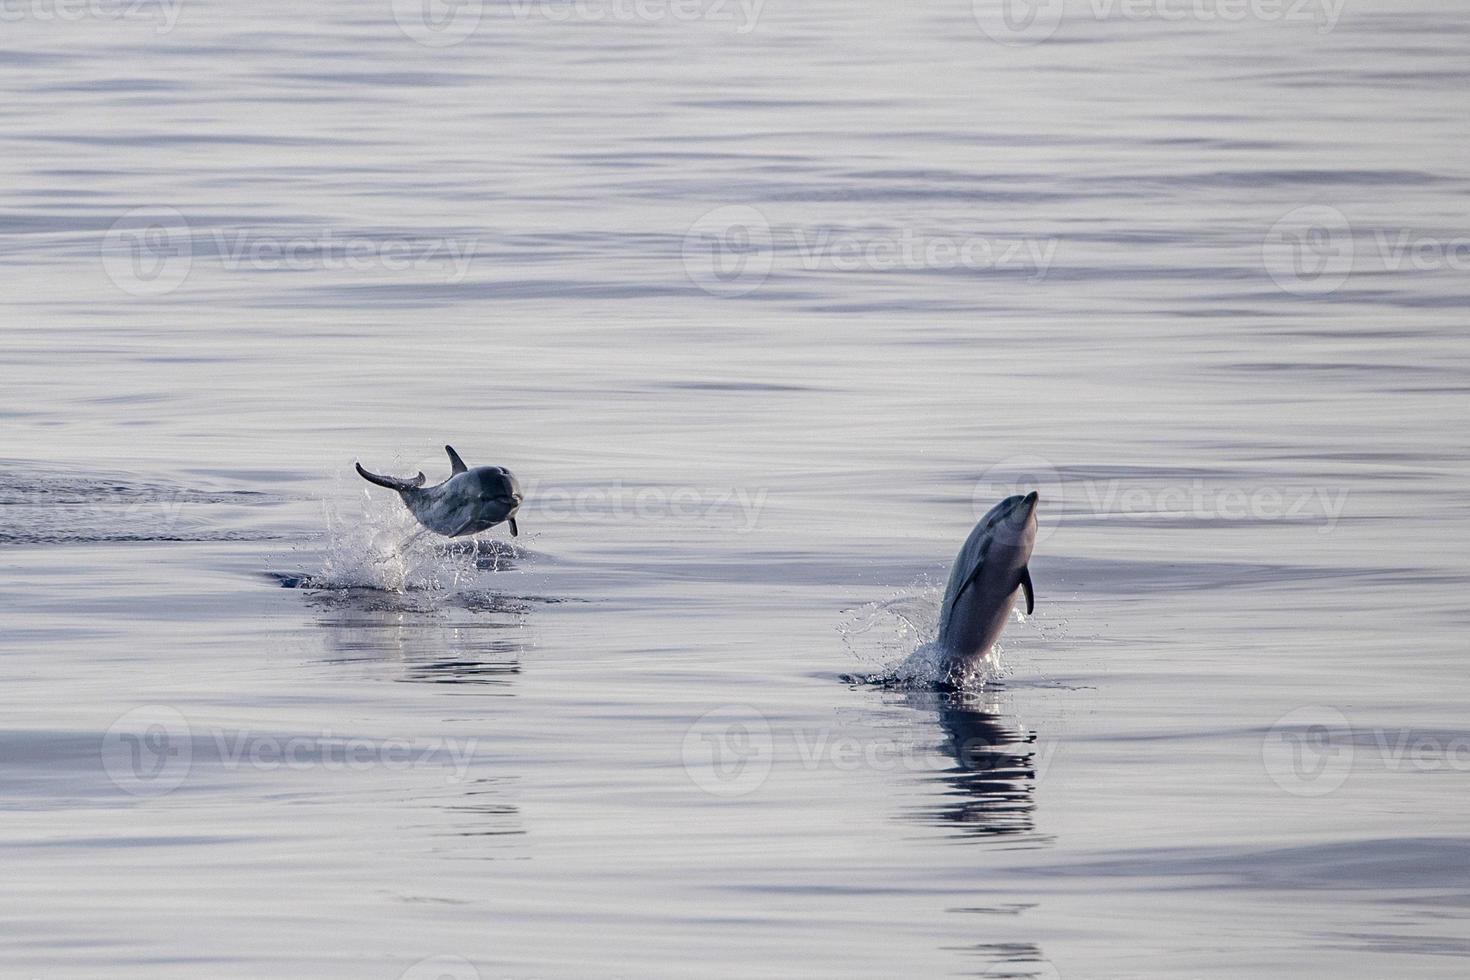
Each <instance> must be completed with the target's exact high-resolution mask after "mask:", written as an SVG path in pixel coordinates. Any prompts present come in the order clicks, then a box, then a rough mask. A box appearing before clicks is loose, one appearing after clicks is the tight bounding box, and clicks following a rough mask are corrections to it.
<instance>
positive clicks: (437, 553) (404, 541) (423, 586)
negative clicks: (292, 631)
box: [299, 491, 520, 595]
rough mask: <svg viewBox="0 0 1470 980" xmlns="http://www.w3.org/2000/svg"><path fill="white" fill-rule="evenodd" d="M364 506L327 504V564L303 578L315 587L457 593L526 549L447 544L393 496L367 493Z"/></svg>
mask: <svg viewBox="0 0 1470 980" xmlns="http://www.w3.org/2000/svg"><path fill="white" fill-rule="evenodd" d="M360 499H361V502H362V507H361V510H360V512H358V513H355V514H344V513H343V512H342V511H340V510H339V509H338V508H337V506H336V505H334V504H333V503H331V502H330V501H326V502H323V504H322V512H323V517H324V520H325V524H326V537H325V545H324V548H323V551H322V555H321V559H320V561H321V565H320V568H319V569H318V570H317V571H316V572H311V573H307V574H305V575H303V576H301V580H300V583H299V586H300V587H303V588H309V589H329V590H348V589H370V590H374V591H379V592H391V593H397V594H400V595H401V594H405V593H408V592H440V593H448V592H456V591H459V590H460V589H462V588H465V587H470V586H473V585H475V584H477V583H478V582H479V580H480V574H481V573H482V572H485V571H491V572H495V571H500V570H502V569H506V568H509V567H511V566H512V565H513V563H514V559H515V558H517V557H519V555H520V551H519V549H517V548H516V547H515V546H514V545H510V544H508V543H505V542H500V541H491V540H486V541H473V540H461V541H452V542H446V541H445V539H443V538H442V537H439V536H438V535H435V534H432V533H427V532H425V531H424V529H423V528H422V527H421V526H419V524H418V522H417V521H415V520H414V519H413V516H412V515H411V514H409V512H408V511H407V510H406V509H404V507H403V506H402V505H401V504H400V503H399V502H398V501H397V500H396V499H393V498H389V497H385V496H383V495H381V494H373V493H369V492H367V491H363V493H362V495H361V498H360Z"/></svg>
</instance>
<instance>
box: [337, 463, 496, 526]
mask: <svg viewBox="0 0 1470 980" xmlns="http://www.w3.org/2000/svg"><path fill="white" fill-rule="evenodd" d="M444 451H445V452H446V453H448V454H449V464H450V466H451V467H452V468H453V473H451V474H450V477H449V479H447V480H445V481H444V482H443V483H441V484H439V485H438V486H433V487H425V486H424V480H425V477H424V474H423V473H422V472H420V473H419V474H418V475H417V476H413V477H410V478H408V479H399V478H397V477H392V476H379V475H378V474H376V473H369V472H368V471H367V470H365V469H363V468H362V464H361V463H355V464H354V465H355V466H356V467H357V473H358V475H359V476H361V477H362V478H363V479H364V480H366V481H368V482H369V483H376V484H377V485H378V486H380V487H387V488H388V489H389V490H396V491H398V496H400V497H401V498H403V502H404V503H405V504H406V505H407V506H408V509H409V512H410V513H412V514H413V516H414V517H415V518H417V519H418V522H419V523H420V524H422V525H423V526H424V527H426V528H428V529H429V530H430V531H434V532H436V533H438V534H442V535H444V536H445V537H449V538H460V537H464V536H465V535H468V534H479V533H480V532H481V531H483V530H485V529H486V528H491V527H494V526H495V525H497V524H499V523H501V522H502V521H508V522H509V523H510V533H511V536H512V537H515V536H516V535H518V534H520V533H521V532H520V528H518V527H517V526H516V516H515V515H516V510H517V509H518V508H519V507H520V506H521V500H522V497H521V485H520V484H519V483H517V482H516V478H515V476H514V475H513V474H512V473H511V471H510V470H508V469H506V468H505V467H504V466H476V467H475V468H474V469H470V468H469V467H468V466H465V465H464V460H462V459H460V458H459V453H457V452H455V451H454V447H453V446H445V447H444Z"/></svg>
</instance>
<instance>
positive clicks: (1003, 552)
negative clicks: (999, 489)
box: [939, 491, 1037, 677]
mask: <svg viewBox="0 0 1470 980" xmlns="http://www.w3.org/2000/svg"><path fill="white" fill-rule="evenodd" d="M1036 500H1037V494H1036V493H1035V492H1034V491H1033V492H1031V493H1028V494H1026V495H1025V496H1022V495H1020V494H1017V495H1016V496H1014V497H1007V498H1006V499H1004V500H1002V501H1001V502H1000V503H998V504H996V505H995V506H994V507H992V508H990V512H989V513H988V514H986V515H985V516H984V517H982V518H981V519H980V523H978V524H976V525H975V529H974V530H973V531H971V532H970V536H969V537H968V538H966V539H965V544H964V547H962V548H960V553H959V555H958V556H957V557H956V558H955V560H954V568H953V569H951V570H950V573H949V586H948V587H947V588H946V589H945V590H944V606H943V607H942V608H941V609H940V612H939V645H940V647H941V649H942V650H943V653H944V658H945V663H946V666H947V668H948V674H949V675H950V676H951V677H954V676H956V675H958V676H964V675H966V674H969V673H970V672H972V671H973V670H974V669H975V668H976V667H978V666H979V665H980V662H981V661H982V660H984V659H985V655H986V654H988V653H989V652H990V648H991V647H993V646H995V641H996V640H998V639H1000V632H1001V630H1002V629H1004V628H1005V625H1006V619H1007V618H1008V617H1009V616H1010V614H1011V606H1013V605H1014V604H1015V601H1016V593H1018V592H1024V593H1026V612H1028V613H1029V612H1031V610H1032V609H1034V608H1035V607H1036V594H1035V592H1034V590H1033V589H1032V587H1031V572H1030V571H1029V570H1028V569H1027V567H1026V562H1028V561H1029V560H1030V559H1031V548H1032V546H1033V545H1035V543H1036Z"/></svg>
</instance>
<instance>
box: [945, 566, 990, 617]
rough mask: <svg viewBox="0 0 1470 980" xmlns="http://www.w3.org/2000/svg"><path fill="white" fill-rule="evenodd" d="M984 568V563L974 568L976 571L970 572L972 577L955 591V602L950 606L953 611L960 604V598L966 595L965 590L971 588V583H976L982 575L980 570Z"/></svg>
mask: <svg viewBox="0 0 1470 980" xmlns="http://www.w3.org/2000/svg"><path fill="white" fill-rule="evenodd" d="M983 567H984V563H983V562H982V563H981V564H978V565H976V566H975V568H974V570H973V571H972V572H970V577H969V578H967V579H965V580H964V582H962V583H961V584H960V587H959V588H958V589H956V590H955V594H954V602H952V603H951V604H950V608H951V609H953V608H954V607H955V606H957V605H959V604H960V596H962V595H964V594H965V590H966V589H968V588H969V587H970V583H972V582H974V581H975V579H976V578H978V577H979V575H980V569H981V568H983Z"/></svg>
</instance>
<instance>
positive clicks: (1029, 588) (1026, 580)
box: [1021, 565, 1036, 616]
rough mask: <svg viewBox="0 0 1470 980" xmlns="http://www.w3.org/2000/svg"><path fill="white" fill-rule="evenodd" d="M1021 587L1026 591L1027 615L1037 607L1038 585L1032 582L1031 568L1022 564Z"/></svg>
mask: <svg viewBox="0 0 1470 980" xmlns="http://www.w3.org/2000/svg"><path fill="white" fill-rule="evenodd" d="M1021 589H1022V591H1024V592H1025V593H1026V615H1028V616H1029V615H1031V611H1032V610H1033V609H1035V608H1036V587H1035V586H1033V585H1032V584H1031V569H1029V568H1027V567H1026V566H1025V565H1022V566H1021Z"/></svg>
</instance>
